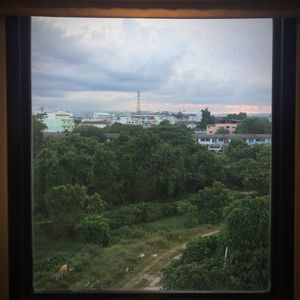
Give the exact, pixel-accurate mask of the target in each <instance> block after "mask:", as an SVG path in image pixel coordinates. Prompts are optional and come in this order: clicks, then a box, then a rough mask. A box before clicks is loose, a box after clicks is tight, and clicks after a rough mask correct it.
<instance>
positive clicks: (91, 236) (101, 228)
mask: <svg viewBox="0 0 300 300" xmlns="http://www.w3.org/2000/svg"><path fill="white" fill-rule="evenodd" d="M80 231H81V234H82V237H83V238H84V240H86V241H87V242H89V243H95V244H99V245H103V246H108V245H109V238H110V229H109V221H108V219H107V218H105V217H104V216H103V215H102V214H100V215H99V214H97V215H90V216H86V217H85V218H84V219H83V221H82V223H81V225H80Z"/></svg>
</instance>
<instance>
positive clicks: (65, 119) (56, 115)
mask: <svg viewBox="0 0 300 300" xmlns="http://www.w3.org/2000/svg"><path fill="white" fill-rule="evenodd" d="M42 122H43V123H44V124H45V125H46V126H47V129H45V130H44V131H45V132H63V131H72V130H73V129H74V128H75V122H74V116H73V114H72V113H69V112H65V111H58V112H51V113H46V114H45V116H44V118H43V119H42Z"/></svg>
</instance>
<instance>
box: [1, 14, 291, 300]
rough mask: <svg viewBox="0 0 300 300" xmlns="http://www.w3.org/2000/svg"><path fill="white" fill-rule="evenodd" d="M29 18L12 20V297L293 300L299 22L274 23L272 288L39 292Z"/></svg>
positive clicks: (9, 66) (8, 31)
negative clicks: (36, 290)
mask: <svg viewBox="0 0 300 300" xmlns="http://www.w3.org/2000/svg"><path fill="white" fill-rule="evenodd" d="M30 31H31V27H30V17H6V53H7V54H6V56H7V99H8V101H7V102H8V103H7V115H8V184H9V186H8V194H9V273H10V275H9V281H10V299H11V300H21V299H41V300H42V299H45V300H46V299H47V300H48V299H55V300H60V299H78V300H81V299H82V300H83V299H146V300H147V299H215V300H216V299H253V300H254V299H272V300H275V299H276V300H284V299H292V296H293V254H294V253H293V245H294V240H293V231H294V146H295V143H294V133H295V89H296V87H295V77H296V20H295V19H274V27H273V88H272V92H273V99H272V107H273V111H272V119H273V122H272V132H273V137H272V209H271V215H272V219H271V226H272V232H271V270H270V275H271V288H270V291H268V292H265V293H261V292H260V293H256V292H233V293H230V292H224V293H219V292H217V293H216V292H209V293H202V292H200V293H199V292H177V293H176V292H144V291H137V292H135V291H116V292H112V291H101V292H86V291H84V292H78V293H77V292H76V293H71V292H58V293H55V292H53V293H50V292H49V293H33V291H32V278H33V276H32V232H31V231H32V227H31V225H32V224H31V52H30V47H31V45H30V44H31V41H30Z"/></svg>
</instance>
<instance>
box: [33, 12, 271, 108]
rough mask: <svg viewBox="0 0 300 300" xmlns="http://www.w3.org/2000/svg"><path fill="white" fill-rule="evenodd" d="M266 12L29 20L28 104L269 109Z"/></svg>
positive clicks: (269, 81) (61, 106)
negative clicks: (259, 14) (245, 16)
mask: <svg viewBox="0 0 300 300" xmlns="http://www.w3.org/2000/svg"><path fill="white" fill-rule="evenodd" d="M271 85H272V20H271V19H243V20H237V19H234V20H194V19H193V20H161V19H157V20H152V19H89V18H86V19H83V18H78V19H75V18H45V17H33V20H32V95H33V99H32V102H33V110H34V111H36V110H38V109H39V108H40V107H45V109H46V110H48V111H57V110H67V111H73V112H76V111H103V112H105V111H132V112H133V111H136V106H137V91H140V92H141V96H140V99H141V110H142V111H172V112H178V111H186V112H190V113H192V112H193V113H197V112H200V111H201V109H205V108H208V109H209V110H210V111H211V112H212V113H213V114H228V113H239V112H247V113H248V114H257V113H271Z"/></svg>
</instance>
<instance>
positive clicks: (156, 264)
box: [122, 230, 219, 291]
mask: <svg viewBox="0 0 300 300" xmlns="http://www.w3.org/2000/svg"><path fill="white" fill-rule="evenodd" d="M218 232H219V230H214V231H210V232H208V233H204V234H203V233H202V234H199V235H195V236H193V238H192V239H190V240H188V241H186V242H185V243H183V244H180V245H178V246H175V247H173V248H171V249H169V250H168V251H166V252H164V253H161V254H160V255H159V256H157V257H155V258H153V261H152V262H151V263H150V264H148V265H147V266H146V267H145V268H144V269H143V270H142V271H141V272H139V273H138V274H137V275H136V276H134V277H133V278H131V279H130V280H129V281H127V282H126V283H125V284H124V285H123V286H122V289H126V290H131V289H139V290H153V291H155V290H160V289H161V286H160V281H161V278H162V274H161V272H160V270H161V269H162V268H163V267H165V266H167V265H168V264H169V262H170V260H171V259H179V258H180V256H181V253H182V251H183V250H184V248H185V247H186V244H187V243H188V242H190V241H191V240H193V239H195V238H198V237H205V236H209V235H213V234H216V233H218Z"/></svg>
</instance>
